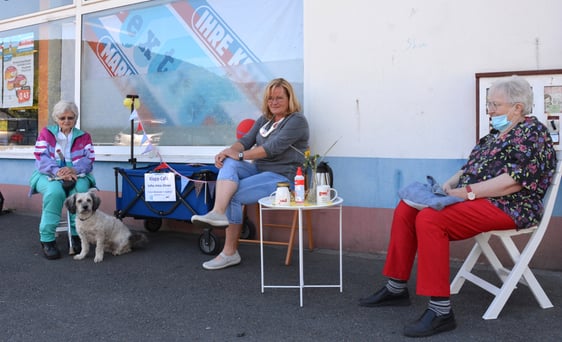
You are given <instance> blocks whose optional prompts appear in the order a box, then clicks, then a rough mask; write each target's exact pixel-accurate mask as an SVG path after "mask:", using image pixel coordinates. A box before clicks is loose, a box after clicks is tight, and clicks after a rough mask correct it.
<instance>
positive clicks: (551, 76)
mask: <svg viewBox="0 0 562 342" xmlns="http://www.w3.org/2000/svg"><path fill="white" fill-rule="evenodd" d="M512 75H518V76H522V77H524V78H525V79H526V80H527V81H528V82H529V83H530V84H531V87H532V88H533V95H534V104H533V110H532V113H531V114H530V115H534V116H536V117H537V118H538V119H539V120H541V121H542V122H544V123H545V124H546V125H547V127H548V129H549V131H550V135H551V137H552V139H553V141H554V142H555V143H557V144H558V143H559V131H560V118H561V117H562V69H550V70H520V71H502V72H485V73H476V74H475V76H476V141H478V140H479V139H480V138H481V137H483V136H485V135H486V134H488V133H489V132H490V118H489V116H488V113H487V111H488V110H487V108H486V98H487V94H488V89H489V88H490V86H491V85H492V83H494V81H495V80H497V79H498V78H501V77H506V76H512Z"/></svg>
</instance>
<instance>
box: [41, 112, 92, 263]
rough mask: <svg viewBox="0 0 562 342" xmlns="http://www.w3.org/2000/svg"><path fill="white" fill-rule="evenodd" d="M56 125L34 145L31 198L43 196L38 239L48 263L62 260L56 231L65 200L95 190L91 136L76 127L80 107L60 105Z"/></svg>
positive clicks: (55, 114)
mask: <svg viewBox="0 0 562 342" xmlns="http://www.w3.org/2000/svg"><path fill="white" fill-rule="evenodd" d="M51 116H52V118H53V120H54V121H55V123H56V124H54V125H49V126H47V127H44V128H43V129H42V130H41V131H40V133H39V136H38V138H37V141H36V143H35V150H34V152H33V154H34V156H35V168H36V170H35V171H34V172H33V175H32V176H31V179H30V185H31V190H30V195H31V194H34V193H41V194H42V195H43V205H42V211H41V222H40V223H39V239H40V242H41V246H42V249H43V254H44V255H45V257H46V258H47V259H49V260H52V259H58V258H60V256H61V254H60V251H59V249H58V247H57V243H56V240H55V231H56V228H57V226H58V224H59V222H60V219H61V212H62V207H63V204H64V200H65V199H66V197H67V196H68V195H70V194H73V193H76V192H86V191H88V189H90V188H91V187H94V186H95V179H94V177H93V175H92V169H93V164H94V160H95V155H94V147H93V145H92V138H91V136H90V134H88V133H86V132H84V131H82V130H80V129H78V128H76V127H75V125H76V121H77V120H78V107H77V106H76V104H74V103H73V102H67V101H60V102H58V103H57V104H56V105H55V106H54V108H53V111H52V114H51ZM73 216H74V215H71V218H70V222H71V228H70V229H71V233H72V245H73V246H74V251H75V252H76V253H79V252H80V246H81V244H80V238H79V237H78V234H77V233H76V228H75V224H74V217H73Z"/></svg>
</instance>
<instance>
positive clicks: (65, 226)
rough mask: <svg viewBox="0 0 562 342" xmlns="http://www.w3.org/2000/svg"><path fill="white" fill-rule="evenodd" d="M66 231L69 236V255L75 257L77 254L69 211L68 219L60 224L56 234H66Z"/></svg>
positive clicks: (62, 220)
mask: <svg viewBox="0 0 562 342" xmlns="http://www.w3.org/2000/svg"><path fill="white" fill-rule="evenodd" d="M63 210H64V209H63ZM65 231H66V232H67V236H68V254H69V255H74V254H76V253H75V251H74V245H73V242H72V233H71V231H70V213H69V212H68V210H67V211H66V219H65V218H62V219H61V221H60V222H59V224H58V226H57V229H56V233H60V232H65Z"/></svg>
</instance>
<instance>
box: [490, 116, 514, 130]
mask: <svg viewBox="0 0 562 342" xmlns="http://www.w3.org/2000/svg"><path fill="white" fill-rule="evenodd" d="M509 125H511V121H509V120H507V114H504V115H498V116H492V127H493V128H495V129H497V130H498V131H500V132H501V131H503V130H504V129H506V128H507V127H508V126H509Z"/></svg>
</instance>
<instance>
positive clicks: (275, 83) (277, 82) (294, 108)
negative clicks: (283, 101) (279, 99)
mask: <svg viewBox="0 0 562 342" xmlns="http://www.w3.org/2000/svg"><path fill="white" fill-rule="evenodd" d="M277 87H281V88H283V90H284V91H285V95H287V98H288V99H289V113H287V114H292V113H296V112H300V111H301V105H300V103H299V100H298V99H297V96H296V95H295V91H294V90H293V86H292V85H291V83H289V82H287V80H285V79H284V78H276V79H274V80H272V81H271V82H269V84H268V85H267V86H266V88H265V92H264V94H263V102H262V107H261V110H262V113H263V115H264V116H265V117H266V118H267V119H268V120H271V119H272V118H273V116H274V115H273V113H272V112H271V111H270V110H269V106H268V100H269V98H270V97H271V93H272V92H273V89H275V88H277Z"/></svg>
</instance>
